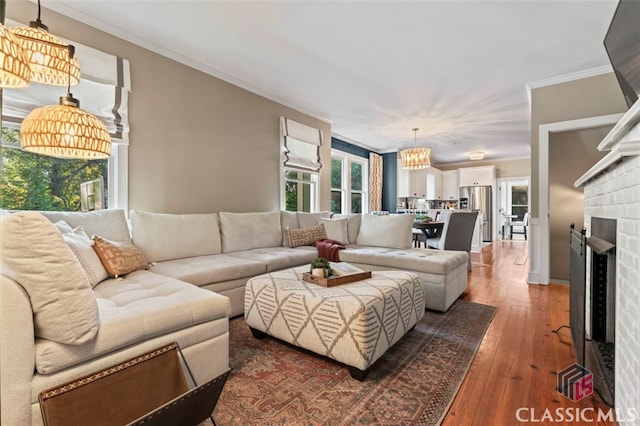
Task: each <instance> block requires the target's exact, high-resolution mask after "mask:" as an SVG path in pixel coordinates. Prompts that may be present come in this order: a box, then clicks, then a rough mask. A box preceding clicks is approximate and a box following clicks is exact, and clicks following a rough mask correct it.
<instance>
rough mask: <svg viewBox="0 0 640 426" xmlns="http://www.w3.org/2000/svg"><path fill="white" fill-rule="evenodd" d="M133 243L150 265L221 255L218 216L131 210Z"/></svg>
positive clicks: (213, 214)
mask: <svg viewBox="0 0 640 426" xmlns="http://www.w3.org/2000/svg"><path fill="white" fill-rule="evenodd" d="M129 217H130V219H131V235H132V237H133V243H134V244H135V245H136V247H138V248H139V249H140V250H142V252H143V253H144V255H145V256H146V258H147V260H148V261H149V262H160V261H163V260H171V259H181V258H184V257H192V256H204V255H208V254H220V253H221V252H222V241H221V240H220V225H219V224H218V215H217V214H215V213H211V214H167V213H151V212H145V211H140V210H131V212H130V214H129Z"/></svg>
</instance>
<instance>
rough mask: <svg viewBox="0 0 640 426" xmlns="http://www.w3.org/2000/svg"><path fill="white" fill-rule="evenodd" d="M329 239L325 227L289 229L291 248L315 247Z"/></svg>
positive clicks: (288, 236) (288, 239) (288, 238)
mask: <svg viewBox="0 0 640 426" xmlns="http://www.w3.org/2000/svg"><path fill="white" fill-rule="evenodd" d="M323 238H327V234H326V233H325V232H324V226H322V225H318V226H310V227H309V228H293V229H291V228H289V229H287V245H288V246H289V247H300V246H313V245H315V244H316V241H318V240H321V239H323Z"/></svg>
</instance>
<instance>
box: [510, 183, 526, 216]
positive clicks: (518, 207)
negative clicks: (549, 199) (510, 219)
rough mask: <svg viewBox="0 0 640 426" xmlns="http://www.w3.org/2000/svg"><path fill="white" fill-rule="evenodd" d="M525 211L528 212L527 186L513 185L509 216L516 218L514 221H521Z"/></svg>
mask: <svg viewBox="0 0 640 426" xmlns="http://www.w3.org/2000/svg"><path fill="white" fill-rule="evenodd" d="M527 211H529V187H528V185H513V186H512V187H511V214H512V215H516V216H518V218H517V219H514V220H523V219H524V214H525V213H526V212H527Z"/></svg>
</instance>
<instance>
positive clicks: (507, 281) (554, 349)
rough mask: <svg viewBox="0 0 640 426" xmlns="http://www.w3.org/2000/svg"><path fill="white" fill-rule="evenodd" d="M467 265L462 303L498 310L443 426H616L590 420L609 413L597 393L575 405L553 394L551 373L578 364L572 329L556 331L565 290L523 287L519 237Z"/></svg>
mask: <svg viewBox="0 0 640 426" xmlns="http://www.w3.org/2000/svg"><path fill="white" fill-rule="evenodd" d="M471 260H472V263H473V267H472V268H471V272H470V273H469V286H468V288H467V291H466V292H465V294H463V296H462V298H463V299H465V300H470V301H473V302H478V303H485V304H489V305H493V306H496V307H497V308H498V312H497V313H496V316H495V318H494V320H493V322H492V323H491V325H490V326H489V329H488V330H487V334H486V336H485V338H484V340H483V342H482V344H481V346H480V348H479V350H478V353H477V354H476V357H475V359H474V361H473V363H472V365H471V368H470V369H469V373H468V374H467V376H466V378H465V381H464V383H463V384H462V386H461V388H460V391H459V392H458V395H457V396H456V399H455V401H454V402H453V404H452V406H451V408H450V409H449V412H448V413H447V416H446V417H445V419H444V421H443V423H442V424H443V425H465V426H466V425H514V424H520V423H524V422H521V421H519V420H525V421H527V420H528V421H529V422H531V423H534V422H535V423H537V424H544V425H547V424H554V423H555V424H591V425H594V424H600V425H603V424H615V422H611V421H609V422H607V421H600V422H598V421H593V422H591V421H590V420H591V419H593V418H594V417H596V418H597V414H598V409H602V410H603V411H604V413H607V412H608V411H609V407H608V406H607V405H606V404H605V403H604V402H602V400H601V399H600V398H599V396H598V395H597V394H596V393H595V392H594V393H593V394H591V395H590V396H588V397H586V398H584V399H582V400H581V401H579V402H573V401H571V400H569V399H567V398H565V397H564V396H562V395H561V394H560V393H558V392H556V391H555V387H556V378H557V377H556V373H557V372H558V371H559V370H562V369H563V368H565V367H568V366H570V365H571V364H573V363H574V362H575V355H574V349H573V344H572V340H571V334H570V330H569V329H568V328H566V327H565V328H562V329H560V330H559V331H558V333H554V332H553V330H554V329H556V328H558V327H560V326H562V325H566V324H568V323H569V286H568V285H566V284H552V285H549V286H539V285H530V284H527V276H528V272H529V262H528V255H527V243H526V242H525V241H523V240H520V241H517V240H514V241H510V240H501V241H496V242H494V243H492V244H490V245H489V246H487V247H486V248H485V249H484V250H483V252H482V253H472V255H471ZM558 408H560V410H558V411H556V409H558ZM545 410H546V411H545ZM518 414H519V418H518V417H517V415H518ZM560 416H564V420H566V421H565V422H559V421H558V420H559V419H560ZM572 418H578V421H575V422H573V421H570V420H572ZM580 420H582V421H580ZM596 420H597V419H596Z"/></svg>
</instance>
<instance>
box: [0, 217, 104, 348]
mask: <svg viewBox="0 0 640 426" xmlns="http://www.w3.org/2000/svg"><path fill="white" fill-rule="evenodd" d="M0 235H2V238H1V241H0V259H2V274H3V275H5V276H7V277H9V278H11V279H13V280H14V281H16V282H18V283H19V284H20V285H21V286H22V287H23V288H24V289H25V290H26V292H27V293H28V295H29V298H30V300H31V307H32V309H33V323H34V328H35V330H34V332H35V335H36V336H37V337H41V338H43V339H48V340H53V341H54V342H59V343H64V344H69V345H80V344H83V343H86V342H88V341H89V340H91V339H93V338H94V337H95V335H96V333H97V332H98V328H99V325H100V321H99V317H98V304H97V303H96V298H95V295H94V293H93V291H92V290H91V287H90V286H89V282H88V280H87V277H86V276H85V274H84V272H83V270H82V267H81V266H80V263H79V262H78V260H77V259H76V257H75V256H74V254H73V252H72V251H71V249H70V248H69V247H68V246H67V244H66V243H65V242H64V238H63V237H62V234H61V233H60V232H59V231H58V230H57V229H56V227H55V226H54V225H53V223H51V222H50V221H49V220H48V219H47V218H45V217H44V216H43V215H42V214H41V213H38V212H19V213H14V214H11V215H8V216H2V220H1V223H0Z"/></svg>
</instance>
